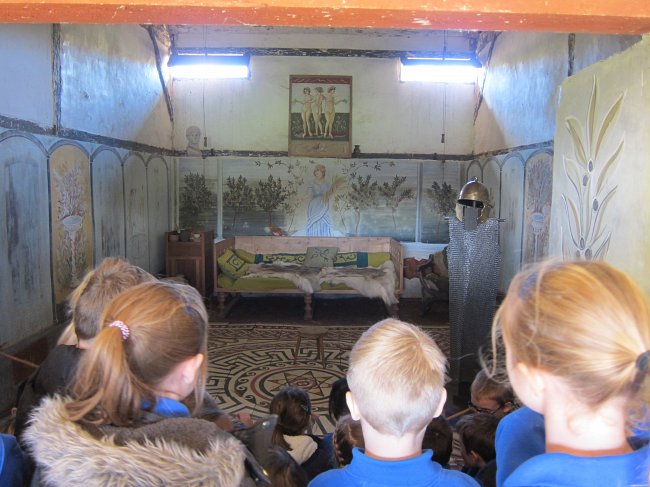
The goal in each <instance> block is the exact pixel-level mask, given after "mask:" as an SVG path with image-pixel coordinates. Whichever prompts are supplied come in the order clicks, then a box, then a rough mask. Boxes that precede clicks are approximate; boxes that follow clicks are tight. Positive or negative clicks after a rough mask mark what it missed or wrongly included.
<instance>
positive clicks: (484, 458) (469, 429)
mask: <svg viewBox="0 0 650 487" xmlns="http://www.w3.org/2000/svg"><path fill="white" fill-rule="evenodd" d="M498 425H499V418H497V417H496V416H494V415H493V414H490V413H476V414H469V415H467V416H463V417H462V418H460V420H459V421H458V424H457V426H456V427H457V429H458V436H459V437H460V453H461V455H462V457H463V461H464V462H465V466H464V467H463V472H465V473H467V474H469V475H471V476H472V477H474V478H475V479H476V480H477V481H478V482H479V483H480V484H481V485H482V486H484V487H494V486H496V450H495V447H494V438H495V435H496V431H497V426H498Z"/></svg>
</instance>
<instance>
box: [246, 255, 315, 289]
mask: <svg viewBox="0 0 650 487" xmlns="http://www.w3.org/2000/svg"><path fill="white" fill-rule="evenodd" d="M319 272H320V269H318V268H317V267H307V266H304V265H297V264H287V263H284V262H275V263H273V264H249V266H248V271H247V272H246V274H245V275H243V276H242V277H241V279H246V278H250V277H276V278H279V279H286V280H287V281H291V282H292V283H293V284H294V285H295V286H296V287H297V288H298V289H300V290H302V291H304V292H306V293H308V294H313V293H314V289H318V288H319V287H320V283H319V281H318V274H319Z"/></svg>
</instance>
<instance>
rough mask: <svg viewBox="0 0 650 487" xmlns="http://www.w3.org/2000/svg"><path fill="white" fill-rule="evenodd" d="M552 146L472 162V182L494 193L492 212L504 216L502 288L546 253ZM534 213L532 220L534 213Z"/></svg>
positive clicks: (469, 175)
mask: <svg viewBox="0 0 650 487" xmlns="http://www.w3.org/2000/svg"><path fill="white" fill-rule="evenodd" d="M552 154H553V151H552V148H551V147H550V144H549V146H548V147H541V148H538V149H528V150H525V151H513V152H510V153H507V154H500V155H497V156H490V157H486V158H484V159H479V160H475V161H472V162H471V163H470V164H468V165H467V169H466V172H465V173H464V174H466V176H465V177H464V178H461V179H462V180H463V181H467V180H469V179H471V178H473V177H476V178H477V179H478V180H479V181H481V182H483V184H485V186H486V187H487V188H488V190H489V192H490V203H491V204H492V205H493V208H492V210H491V212H490V216H491V217H493V218H498V219H500V220H501V224H500V225H499V244H500V246H501V253H502V257H501V275H500V277H499V291H501V292H505V291H507V289H508V286H509V284H510V281H511V280H512V278H513V277H514V275H515V274H516V273H517V272H518V271H519V270H520V269H521V267H522V265H524V264H526V263H528V262H533V261H535V260H541V259H543V258H545V257H547V256H548V255H549V253H550V251H549V227H550V218H549V215H550V211H551V198H552V192H551V188H552V184H553V183H552V181H553V174H552V171H551V166H552V157H553V155H552ZM535 213H539V214H541V217H540V215H537V214H536V215H535V217H534V221H533V216H532V215H533V214H535Z"/></svg>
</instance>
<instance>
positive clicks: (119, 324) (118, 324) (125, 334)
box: [108, 320, 131, 341]
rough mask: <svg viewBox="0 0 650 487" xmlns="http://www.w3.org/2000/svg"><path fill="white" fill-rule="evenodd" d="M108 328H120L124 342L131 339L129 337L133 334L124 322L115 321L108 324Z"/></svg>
mask: <svg viewBox="0 0 650 487" xmlns="http://www.w3.org/2000/svg"><path fill="white" fill-rule="evenodd" d="M108 328H119V329H120V335H122V341H125V340H126V339H127V338H129V335H130V334H131V330H129V327H128V326H126V323H124V322H123V321H117V320H116V321H113V322H111V323H109V324H108Z"/></svg>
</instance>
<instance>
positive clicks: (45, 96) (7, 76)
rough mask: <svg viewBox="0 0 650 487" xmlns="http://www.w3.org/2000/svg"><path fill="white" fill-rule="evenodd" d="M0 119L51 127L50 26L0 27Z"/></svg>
mask: <svg viewBox="0 0 650 487" xmlns="http://www.w3.org/2000/svg"><path fill="white" fill-rule="evenodd" d="M0 66H2V74H0V115H3V116H5V117H10V118H15V119H19V120H26V121H29V122H33V123H36V124H38V125H40V126H42V127H51V126H52V124H53V123H54V115H53V114H54V101H53V100H54V99H53V97H52V26H51V25H12V24H2V25H0Z"/></svg>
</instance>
